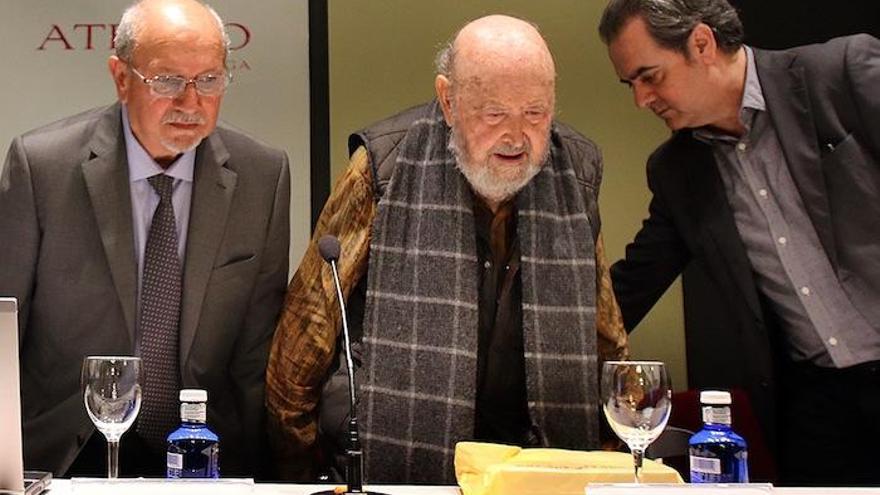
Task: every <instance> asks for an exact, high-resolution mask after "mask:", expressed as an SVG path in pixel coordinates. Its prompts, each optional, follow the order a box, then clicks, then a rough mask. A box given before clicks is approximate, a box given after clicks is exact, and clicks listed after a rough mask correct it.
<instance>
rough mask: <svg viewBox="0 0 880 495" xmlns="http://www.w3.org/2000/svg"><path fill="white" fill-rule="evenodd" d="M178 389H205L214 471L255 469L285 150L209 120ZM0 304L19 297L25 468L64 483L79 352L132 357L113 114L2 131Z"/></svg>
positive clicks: (86, 423) (279, 295) (280, 237)
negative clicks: (216, 460) (216, 448)
mask: <svg viewBox="0 0 880 495" xmlns="http://www.w3.org/2000/svg"><path fill="white" fill-rule="evenodd" d="M192 195H193V196H192V206H191V212H190V224H189V233H188V240H187V246H186V256H185V260H184V281H183V288H184V294H183V306H182V310H181V322H180V363H181V370H180V371H181V384H182V385H183V386H184V387H197V388H204V389H207V391H208V422H209V424H210V426H211V427H212V428H213V429H214V430H215V431H216V432H217V433H218V434H219V435H220V439H221V447H222V457H221V466H222V469H223V473H224V474H225V475H227V474H229V475H234V474H240V475H244V474H248V475H253V474H255V473H256V474H260V473H261V472H262V469H264V467H263V466H265V464H263V462H264V458H265V456H264V454H263V452H265V448H264V446H265V427H264V426H265V408H264V377H265V369H266V360H267V356H268V349H269V344H270V342H271V337H272V334H273V331H274V328H275V320H276V318H277V315H278V312H279V310H280V307H281V303H282V299H283V296H284V292H285V288H286V285H287V284H286V283H287V265H288V246H289V200H290V198H289V196H290V192H289V171H288V164H287V157H286V155H285V154H284V153H283V152H282V151H279V150H275V149H271V148H269V147H266V146H264V145H262V144H260V143H258V142H256V141H254V140H253V139H251V138H248V137H246V136H244V135H243V134H241V133H239V132H237V131H234V130H232V129H230V128H228V127H225V126H223V125H220V126H218V127H217V129H216V130H215V131H214V133H212V134H211V135H210V136H208V137H207V138H206V139H205V140H204V141H203V142H202V143H201V144H200V145H199V147H198V148H197V151H196V163H195V175H194V179H193V192H192ZM0 212H2V214H0V294H2V295H3V296H15V297H17V298H18V299H19V302H20V317H19V324H20V336H19V338H20V357H21V386H22V416H23V422H24V450H25V464H26V465H27V466H28V468H32V469H46V470H50V471H52V472H54V473H55V474H56V475H61V474H63V473H64V472H65V471H66V470H67V468H68V467H69V466H70V464H71V463H72V462H73V460H74V459H75V458H76V455H77V453H78V452H79V449H80V448H81V447H82V445H84V443H85V442H86V440H87V439H88V438H89V436H90V435H92V434H93V433H95V429H94V427H93V426H92V424H91V422H90V420H89V418H88V416H87V415H86V412H85V409H84V405H83V398H82V393H81V391H80V367H81V364H82V359H83V356H86V355H95V354H97V355H108V354H110V355H112V354H123V355H124V354H132V353H133V352H134V342H135V321H136V316H137V315H136V309H135V308H136V292H137V286H138V285H137V266H136V262H135V254H134V241H133V234H132V217H131V199H130V193H129V180H128V166H127V162H126V152H125V139H124V137H123V131H122V122H121V112H120V107H119V105H118V104H116V105H112V106H110V107H106V108H98V109H94V110H90V111H88V112H85V113H83V114H80V115H76V116H74V117H70V118H67V119H65V120H62V121H59V122H56V123H54V124H50V125H48V126H46V127H43V128H40V129H37V130H34V131H31V132H28V133H27V134H24V135H23V136H20V137H17V138H16V139H15V140H14V141H13V143H12V146H11V148H10V150H9V154H8V156H7V159H6V164H5V167H4V169H3V173H2V176H0Z"/></svg>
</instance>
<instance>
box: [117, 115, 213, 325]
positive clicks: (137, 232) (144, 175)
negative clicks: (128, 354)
mask: <svg viewBox="0 0 880 495" xmlns="http://www.w3.org/2000/svg"><path fill="white" fill-rule="evenodd" d="M122 127H123V132H124V133H125V153H126V155H127V157H128V180H129V182H130V183H131V184H130V189H131V216H132V223H131V224H132V227H133V228H132V230H133V233H134V247H135V259H136V261H137V266H138V296H137V309H138V314H140V307H141V304H140V300H141V278H142V276H143V273H144V250H145V249H146V246H147V234H148V233H149V232H150V224H151V223H152V221H153V213H154V212H155V211H156V207H157V206H159V195H158V194H157V193H156V191H155V190H154V189H153V186H151V185H150V183H149V182H148V181H147V179H148V178H150V177H152V176H154V175H157V174H162V173H164V174H165V175H170V176H171V177H174V185H173V190H172V193H171V202H172V203H173V204H174V219H175V223H176V225H177V254H178V256H180V264H181V266H183V261H184V254H185V252H186V234H187V232H188V229H189V211H190V204H191V202H192V185H193V170H194V168H195V159H196V152H195V150H191V151H187V152H186V153H184V154H182V155H180V156H179V157H178V158H177V160H175V161H174V163H172V164H171V165H170V166H169V167H168V168H167V169H163V168H162V167H161V166H160V165H159V164H158V163H156V161H155V160H153V159H152V158H151V157H150V155H149V154H148V153H147V151H146V150H145V149H144V147H143V146H141V143H140V142H138V140H137V138H135V137H134V134H132V132H131V124H129V122H128V109H127V108H126V107H125V105H123V106H122ZM138 340H140V338H138Z"/></svg>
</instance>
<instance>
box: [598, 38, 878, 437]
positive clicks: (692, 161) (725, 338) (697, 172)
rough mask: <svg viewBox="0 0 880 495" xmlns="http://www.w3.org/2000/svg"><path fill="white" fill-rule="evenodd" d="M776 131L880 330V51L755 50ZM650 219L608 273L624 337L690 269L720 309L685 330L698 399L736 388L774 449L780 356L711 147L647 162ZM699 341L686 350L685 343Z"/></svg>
mask: <svg viewBox="0 0 880 495" xmlns="http://www.w3.org/2000/svg"><path fill="white" fill-rule="evenodd" d="M755 62H756V64H757V69H758V77H759V79H760V81H761V87H762V88H763V91H764V96H765V99H766V101H767V107H768V111H769V114H770V118H771V119H772V121H773V125H774V126H775V127H776V130H777V132H778V134H779V140H780V143H781V145H782V149H783V152H784V154H785V158H786V161H787V163H788V167H789V170H790V172H791V175H792V177H793V178H794V181H795V185H796V186H797V189H798V192H799V193H800V195H801V198H802V199H803V202H804V206H805V208H806V210H807V213H808V215H809V217H810V219H811V220H812V223H813V226H814V227H815V229H816V232H817V234H818V235H819V240H820V242H821V243H822V247H823V248H824V250H825V253H826V254H827V255H828V258H829V260H830V261H831V264H832V266H833V267H834V270H835V273H836V274H837V277H838V279H839V280H840V283H841V286H842V287H843V289H844V290H845V291H846V293H847V294H848V295H849V297H850V299H851V300H852V302H853V305H854V306H855V307H856V309H857V310H858V311H860V312H861V313H862V314H863V315H864V316H865V318H866V319H867V320H868V321H869V322H870V323H871V324H873V325H874V327H875V328H876V329H878V330H880V41H878V40H877V39H876V38H872V37H870V36H867V35H858V36H850V37H845V38H837V39H834V40H831V41H829V42H827V43H824V44H821V45H809V46H804V47H799V48H795V49H791V50H785V51H777V52H770V51H764V50H755ZM648 184H649V186H650V188H651V191H652V192H653V195H654V196H653V198H652V200H651V205H650V214H649V217H648V218H647V219H646V220H645V221H644V223H643V225H642V228H641V230H640V231H639V232H638V234H636V238H635V240H634V241H633V242H632V243H631V244H630V245H629V246H627V248H626V259H624V260H622V261H619V262H618V263H616V264H615V265H614V266H613V267H612V268H611V276H612V278H613V281H614V291H615V294H616V295H617V300H618V302H619V304H620V307H621V310H622V312H623V318H624V323H625V324H626V327H627V328H628V329H632V328H634V327H635V326H636V325H637V324H638V323H639V321H641V319H642V317H643V316H644V315H645V314H646V313H647V312H648V310H650V309H651V307H652V306H653V305H654V303H655V302H656V301H657V299H658V298H659V297H660V296H661V295H662V294H663V293H664V292H665V291H666V289H667V287H669V284H671V283H672V281H673V280H674V279H675V277H676V276H678V274H679V273H681V271H682V270H683V269H684V268H685V266H687V265H689V264H690V265H692V266H694V267H695V268H697V269H699V270H700V271H701V272H704V273H705V274H706V276H707V279H708V282H709V283H710V284H711V285H712V288H713V289H714V291H713V292H715V293H716V294H718V296H719V298H720V299H721V300H722V301H723V304H721V305H720V306H719V307H717V308H712V309H713V310H714V318H713V320H714V321H717V322H718V323H717V324H716V325H712V326H708V327H706V328H696V329H691V328H689V329H688V332H689V335H688V341H689V346H690V345H692V343H693V342H697V341H699V343H700V345H699V346H695V347H694V348H689V349H688V378H689V384H690V386H691V387H693V388H714V387H729V388H743V389H745V390H746V391H747V392H748V393H749V395H750V398H751V402H752V405H753V406H755V409H756V411H755V412H756V413H757V416H758V418H759V419H760V420H761V422H762V425H763V427H764V431H765V432H766V434H767V437H768V440H769V442H770V444H771V445H775V443H776V442H775V440H776V436H775V433H776V428H775V426H776V419H777V418H776V400H777V398H778V394H779V390H778V387H777V368H778V367H779V364H780V362H783V359H784V355H783V354H782V353H781V352H780V351H781V349H780V347H779V338H780V335H779V328H778V325H777V321H776V316H775V314H774V312H773V308H772V305H770V304H769V302H768V301H767V300H766V298H764V297H763V296H762V295H761V294H760V293H759V292H758V289H757V287H756V285H755V281H754V277H753V275H752V268H751V264H750V262H749V260H748V257H747V255H746V252H745V248H744V247H743V243H742V240H741V239H740V237H739V232H738V231H737V229H736V224H735V223H734V219H733V213H732V210H731V208H730V205H729V204H728V202H727V198H726V196H725V192H724V186H723V184H722V182H721V178H720V176H719V174H718V169H717V167H716V164H715V159H714V156H713V154H712V150H711V148H710V147H709V146H708V145H706V144H704V143H702V142H699V141H697V140H696V139H694V138H693V136H692V132H691V131H689V130H683V131H680V132H677V133H675V134H674V135H673V136H672V137H671V138H670V139H669V140H668V141H666V142H665V143H663V145H661V146H660V147H659V148H658V149H657V150H656V151H655V152H654V153H653V154H652V156H651V158H650V159H649V161H648ZM691 332H694V333H698V334H701V335H700V336H699V339H698V340H697V339H692V338H691V335H690V333H691Z"/></svg>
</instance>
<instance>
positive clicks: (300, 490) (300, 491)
mask: <svg viewBox="0 0 880 495" xmlns="http://www.w3.org/2000/svg"><path fill="white" fill-rule="evenodd" d="M122 481H126V480H122ZM127 481H132V480H127ZM130 486H134V487H136V486H137V485H134V484H132V485H130ZM156 486H157V485H156V484H150V487H149V488H148V489H144V490H143V493H149V494H150V495H153V494H155V493H156V490H155V487H156ZM159 486H162V485H161V484H160V485H159ZM212 486H213V485H212ZM334 486H337V485H310V484H292V483H291V484H278V483H258V484H255V485H253V487H249V486H241V487H240V488H239V489H236V488H235V487H229V489H228V490H217V489H216V488H214V489H211V490H197V491H193V490H186V491H185V492H186V493H188V494H190V495H200V494H201V493H210V494H212V495H223V494H226V493H252V494H253V495H310V494H311V493H314V492H317V491H320V490H330V489H333V487H334ZM126 488H128V486H127V487H126ZM251 488H252V490H251ZM366 489H368V490H377V491H380V492H382V493H385V494H387V495H461V490H459V489H458V487H457V486H412V485H369V486H367V487H366ZM80 491H81V490H74V486H73V483H72V482H71V480H69V479H54V480H52V484H51V485H50V488H49V491H48V492H46V493H47V494H48V495H73V494H74V492H76V495H79V493H80ZM90 491H92V490H90ZM96 491H97V492H102V490H96ZM176 492H177V491H175V493H176ZM180 492H184V490H180ZM107 493H119V492H118V491H116V490H107ZM125 493H126V494H127V495H140V493H141V490H136V489H135V490H131V489H126V490H125ZM162 493H166V490H165V489H163V490H162ZM168 493H170V492H168ZM99 495H100V494H99Z"/></svg>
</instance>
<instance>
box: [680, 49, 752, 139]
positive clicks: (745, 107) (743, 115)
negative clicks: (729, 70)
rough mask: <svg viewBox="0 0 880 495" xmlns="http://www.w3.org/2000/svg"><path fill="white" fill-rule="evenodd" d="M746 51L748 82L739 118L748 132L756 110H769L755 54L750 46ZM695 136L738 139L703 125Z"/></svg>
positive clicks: (744, 90)
mask: <svg viewBox="0 0 880 495" xmlns="http://www.w3.org/2000/svg"><path fill="white" fill-rule="evenodd" d="M743 48H745V52H746V82H745V85H744V86H743V96H742V100H741V101H740V104H739V120H740V122H742V124H743V125H744V126H745V128H746V134H748V133H749V130H750V129H751V126H752V117H753V116H754V114H755V112H764V111H766V110H767V104H766V102H765V101H764V91H763V90H762V89H761V81H760V80H759V79H758V69H757V66H756V65H755V54H754V52H753V51H752V49H751V48H750V47H748V46H744V47H743ZM693 132H694V137H695V138H697V139H699V140H700V141H703V142H710V141H712V140H718V139H720V140H722V141H736V138H733V137H731V136H728V135H726V134H722V133H720V132H717V131H714V130H712V129H709V128H706V127H701V128H699V129H694V131H693Z"/></svg>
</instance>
